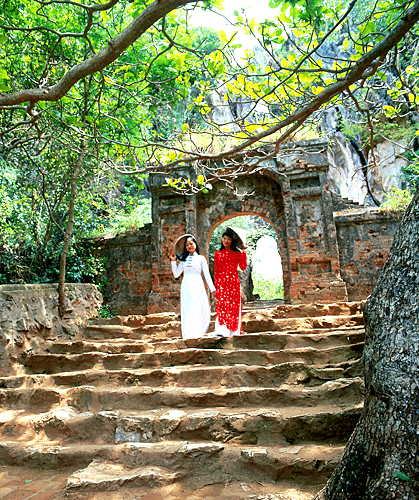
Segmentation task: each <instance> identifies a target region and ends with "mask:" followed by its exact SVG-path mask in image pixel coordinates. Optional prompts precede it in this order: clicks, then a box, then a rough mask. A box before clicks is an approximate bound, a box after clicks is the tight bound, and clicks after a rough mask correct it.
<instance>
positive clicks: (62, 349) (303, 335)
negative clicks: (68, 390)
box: [47, 326, 365, 354]
mask: <svg viewBox="0 0 419 500" xmlns="http://www.w3.org/2000/svg"><path fill="white" fill-rule="evenodd" d="M364 337H365V331H364V328H363V326H358V327H354V328H340V329H334V330H329V329H324V330H322V331H321V332H320V333H318V332H317V331H316V333H313V331H310V330H308V331H303V332H301V331H299V330H296V331H295V330H294V331H291V332H284V333H278V332H265V333H252V334H245V335H236V336H234V337H230V338H228V339H219V338H218V337H209V338H208V337H202V338H199V339H188V340H186V341H185V340H181V339H173V340H165V341H162V340H160V341H159V342H153V341H151V340H147V341H146V340H132V339H127V340H121V339H118V340H114V339H112V340H111V341H109V340H108V341H105V340H102V341H83V340H79V341H76V342H52V343H50V344H49V345H48V346H47V351H48V352H50V353H52V354H81V353H86V352H106V353H109V354H122V353H135V352H163V351H169V350H174V349H186V348H203V349H209V348H217V349H235V348H239V349H240V348H241V349H259V350H260V349H262V348H263V349H266V350H278V349H285V348H297V347H322V348H326V347H335V346H338V345H348V344H356V343H360V342H363V341H364Z"/></svg>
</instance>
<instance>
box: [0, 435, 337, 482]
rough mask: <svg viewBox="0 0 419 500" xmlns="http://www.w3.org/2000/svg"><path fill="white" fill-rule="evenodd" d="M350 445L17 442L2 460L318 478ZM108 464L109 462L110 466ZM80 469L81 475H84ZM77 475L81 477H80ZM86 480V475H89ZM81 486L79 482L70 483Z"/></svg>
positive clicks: (6, 446) (4, 448)
mask: <svg viewBox="0 0 419 500" xmlns="http://www.w3.org/2000/svg"><path fill="white" fill-rule="evenodd" d="M343 450H344V446H338V445H334V446H333V445H332V446H320V445H299V446H288V447H272V448H270V449H269V450H268V449H266V448H263V447H255V446H250V445H246V446H240V445H234V444H228V443H227V444H219V443H188V442H185V441H183V442H179V441H171V442H170V441H169V442H164V443H126V444H120V445H109V444H103V445H74V446H65V447H62V446H59V445H57V446H45V445H41V444H39V443H36V444H31V445H27V444H23V443H19V442H16V441H9V442H2V443H0V462H2V463H6V464H10V465H27V466H33V467H45V466H48V467H56V468H58V467H60V468H64V467H74V464H79V466H80V468H83V467H88V466H89V464H90V463H92V462H93V461H94V460H96V461H100V462H104V461H106V462H110V463H115V462H117V463H119V464H120V465H121V466H123V467H124V468H130V469H138V468H140V467H146V466H153V467H164V468H166V469H170V470H171V471H172V473H175V474H176V477H177V478H178V479H180V478H182V477H184V476H185V475H190V474H194V473H199V475H202V474H212V475H214V477H217V476H219V475H222V476H223V477H229V479H230V480H240V479H246V480H249V478H250V477H253V479H255V478H259V479H265V480H270V481H277V480H278V479H280V478H284V477H290V476H292V475H294V474H309V473H313V472H317V474H316V480H317V481H318V480H319V476H321V475H324V479H325V480H326V479H327V477H329V476H330V474H331V473H332V471H333V469H334V467H335V466H336V464H337V463H338V461H339V459H340V457H341V456H342V454H343ZM105 467H106V466H105ZM80 475H81V474H80V473H79V474H78V477H80ZM76 477H77V476H76ZM84 477H85V478H86V475H84ZM72 484H74V485H75V484H79V482H78V481H75V483H73V482H72V481H70V482H69V485H72Z"/></svg>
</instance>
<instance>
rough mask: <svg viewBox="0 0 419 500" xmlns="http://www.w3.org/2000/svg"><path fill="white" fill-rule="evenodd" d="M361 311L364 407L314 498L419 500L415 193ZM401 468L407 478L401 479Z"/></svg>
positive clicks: (418, 209) (418, 220)
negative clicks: (362, 322) (346, 442)
mask: <svg viewBox="0 0 419 500" xmlns="http://www.w3.org/2000/svg"><path fill="white" fill-rule="evenodd" d="M364 315H365V322H366V323H365V324H366V340H365V349H364V367H365V384H366V397H365V408H364V412H363V414H362V416H361V418H360V420H359V422H358V424H357V426H356V428H355V430H354V433H353V434H352V436H351V438H350V440H349V442H348V444H347V446H346V450H345V454H344V456H343V458H342V460H341V462H340V464H339V465H338V466H337V468H336V470H335V471H334V473H333V476H332V477H331V479H330V480H329V482H328V483H327V485H326V487H325V488H324V489H323V490H322V491H321V492H320V493H319V494H318V495H317V496H316V499H317V500H367V499H368V500H389V499H400V500H414V499H416V500H417V499H418V498H419V191H418V192H417V193H416V195H415V197H414V199H413V201H412V203H411V204H410V206H409V208H408V209H407V211H406V213H405V215H404V217H403V219H402V222H401V224H400V227H399V229H398V231H397V234H396V236H395V238H394V241H393V245H392V248H391V251H390V254H389V256H388V259H387V262H386V265H385V267H384V269H383V273H382V275H381V276H380V278H379V280H378V282H377V284H376V286H375V288H374V290H373V292H372V294H371V296H370V298H369V299H368V301H367V303H366V305H365V308H364ZM399 472H401V473H403V474H405V476H407V477H405V478H404V479H400V478H399V477H400V474H399ZM397 475H399V477H397ZM415 482H416V484H415Z"/></svg>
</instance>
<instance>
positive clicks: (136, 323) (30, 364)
mask: <svg viewBox="0 0 419 500" xmlns="http://www.w3.org/2000/svg"><path fill="white" fill-rule="evenodd" d="M269 305H273V304H269ZM254 307H257V304H256V305H255V306H254ZM363 340H364V327H363V316H362V303H337V304H328V305H324V304H308V305H296V306H289V305H278V306H277V307H271V308H259V309H252V308H251V307H249V305H248V306H247V310H246V311H245V312H244V316H243V334H242V335H241V336H236V337H232V338H229V339H219V338H217V337H211V336H209V337H205V338H202V339H192V340H188V341H183V340H182V339H181V337H180V322H179V317H178V316H177V315H176V314H174V313H168V314H155V315H150V316H127V317H114V318H111V319H96V320H92V321H91V322H90V324H89V325H88V326H87V327H86V329H85V332H84V334H83V336H78V337H76V338H74V339H72V340H71V341H68V340H67V341H63V340H55V341H48V340H45V341H42V342H41V341H39V344H38V347H37V348H33V349H32V350H31V351H29V352H26V353H24V355H22V356H21V358H20V359H19V360H16V362H15V364H14V365H13V366H14V373H12V374H10V375H9V376H7V377H2V378H0V388H1V389H0V461H1V462H2V463H6V464H13V465H23V466H30V467H39V468H41V467H42V468H44V467H52V468H65V467H68V468H70V469H72V470H74V469H75V468H77V469H78V470H77V471H76V472H74V473H73V474H72V475H71V476H70V477H69V479H68V482H67V487H66V491H65V494H66V496H68V497H76V498H93V497H91V496H89V495H93V494H96V493H98V492H112V491H124V492H125V495H126V496H123V498H124V499H125V498H127V499H130V498H132V499H134V498H135V499H136V498H140V496H135V495H136V494H137V493H138V492H139V491H141V492H142V493H141V498H150V499H151V498H153V499H154V498H171V499H179V500H180V499H183V498H198V497H196V496H191V497H188V496H187V495H186V494H185V493H183V494H182V495H181V494H180V493H174V492H175V490H174V489H170V488H174V486H173V485H179V484H182V485H183V486H184V488H186V489H187V488H189V489H190V491H194V490H196V489H201V490H202V491H206V493H205V495H204V496H202V497H199V498H227V497H228V498H237V499H238V498H243V499H248V498H249V499H250V498H258V497H257V495H256V496H255V495H253V496H252V495H250V492H255V491H257V492H264V493H269V494H271V493H272V494H273V493H275V492H276V493H280V492H285V491H290V488H291V489H293V488H294V489H297V490H298V491H300V492H304V491H305V492H307V495H309V494H310V495H311V494H313V493H314V492H316V491H318V490H319V489H320V488H321V487H322V486H323V485H324V484H325V482H326V481H327V479H328V477H329V476H330V474H331V472H332V471H333V468H334V467H335V465H336V463H337V462H338V461H339V459H340V457H341V455H342V453H343V450H344V446H345V443H346V441H347V439H348V438H349V436H350V434H351V432H352V430H353V428H354V426H355V424H356V422H357V419H358V417H359V415H360V412H361V409H362V404H363V378H362V367H361V362H360V358H361V355H362V349H363ZM211 485H212V490H211ZM214 485H218V489H217V488H216V489H215V490H214ZM220 485H222V487H223V488H224V489H225V488H226V487H230V490H231V488H233V486H234V485H236V486H237V485H238V486H237V488H238V489H237V488H236V490H234V491H235V494H234V495H233V496H223V495H222V494H221V493H220V491H221V490H220ZM168 488H169V489H168ZM205 488H207V489H206V490H205ZM208 488H209V489H208ZM162 491H165V492H166V493H165V495H166V496H165V495H163V494H162V495H163V496H150V497H147V496H144V495H146V493H147V492H154V493H153V494H155V495H158V492H162ZM168 491H171V493H170V494H169V495H168V496H167V492H168ZM176 491H178V490H176ZM225 491H227V490H225ZM130 492H131V493H130ZM106 495H110V493H106ZM130 495H132V496H130ZM94 498H97V499H102V498H103V499H105V498H118V499H119V498H122V497H119V496H118V497H113V496H105V493H102V494H101V496H98V497H96V496H95V497H94ZM272 498H274V497H272ZM282 498H289V497H282ZM295 498H297V497H295ZM298 498H309V496H307V497H303V496H298Z"/></svg>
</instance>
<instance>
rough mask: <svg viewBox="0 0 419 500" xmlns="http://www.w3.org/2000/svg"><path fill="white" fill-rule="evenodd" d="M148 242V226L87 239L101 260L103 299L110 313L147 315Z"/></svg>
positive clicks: (149, 260)
mask: <svg viewBox="0 0 419 500" xmlns="http://www.w3.org/2000/svg"><path fill="white" fill-rule="evenodd" d="M151 239H152V235H151V227H150V225H147V226H146V227H144V228H143V229H141V230H139V231H137V232H135V233H129V234H125V235H116V236H115V235H104V236H103V237H101V238H96V239H94V240H91V244H92V245H93V247H94V248H95V249H96V252H97V253H98V255H99V256H100V257H102V258H104V259H105V264H104V265H105V276H104V278H105V281H106V282H107V286H106V289H105V291H104V298H105V302H106V304H107V305H108V306H109V308H110V310H111V311H112V313H113V314H119V315H122V316H123V315H128V314H147V302H148V297H149V294H150V291H151V288H152V270H151V264H152V250H153V249H152V245H151Z"/></svg>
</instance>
